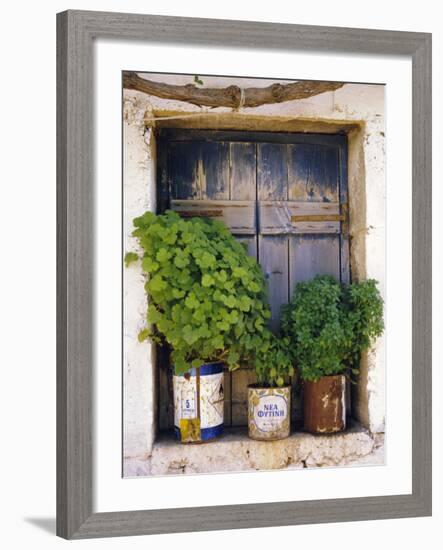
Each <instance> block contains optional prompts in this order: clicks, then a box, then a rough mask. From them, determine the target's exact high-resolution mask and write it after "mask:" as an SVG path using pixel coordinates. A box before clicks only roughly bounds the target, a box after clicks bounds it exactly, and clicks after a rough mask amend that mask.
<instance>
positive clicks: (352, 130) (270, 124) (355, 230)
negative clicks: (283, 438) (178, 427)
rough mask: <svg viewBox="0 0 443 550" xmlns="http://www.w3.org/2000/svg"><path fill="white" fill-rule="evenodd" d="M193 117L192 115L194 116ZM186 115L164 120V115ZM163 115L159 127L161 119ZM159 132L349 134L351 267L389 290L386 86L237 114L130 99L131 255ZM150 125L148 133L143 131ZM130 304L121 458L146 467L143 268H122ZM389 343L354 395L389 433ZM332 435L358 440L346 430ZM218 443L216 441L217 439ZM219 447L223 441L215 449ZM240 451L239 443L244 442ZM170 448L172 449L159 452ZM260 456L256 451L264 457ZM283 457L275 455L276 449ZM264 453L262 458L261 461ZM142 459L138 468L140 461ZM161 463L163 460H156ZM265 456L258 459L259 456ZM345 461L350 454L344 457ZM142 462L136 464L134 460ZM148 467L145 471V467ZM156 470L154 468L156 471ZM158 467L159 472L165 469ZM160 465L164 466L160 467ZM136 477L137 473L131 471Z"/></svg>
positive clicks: (148, 401)
mask: <svg viewBox="0 0 443 550" xmlns="http://www.w3.org/2000/svg"><path fill="white" fill-rule="evenodd" d="M149 78H150V79H153V80H155V79H156V80H163V81H168V82H170V83H174V84H187V83H190V82H192V77H188V76H168V75H149ZM203 80H204V82H205V85H208V86H210V85H217V86H221V87H225V86H228V85H230V84H231V83H233V82H234V81H235V83H238V84H239V85H240V86H241V85H244V86H246V85H248V86H266V85H269V81H261V80H252V81H251V80H246V79H229V78H220V79H216V80H215V79H214V78H211V77H204V79H203ZM188 115H192V116H191V117H189V116H188ZM169 116H175V117H176V116H179V118H173V119H166V120H161V117H169ZM155 118H158V120H157V121H155V122H154V119H155ZM155 126H175V127H178V126H180V127H194V128H199V127H200V128H211V129H222V128H230V129H234V128H236V129H257V130H279V131H309V132H315V131H317V132H331V133H332V132H337V131H339V130H341V131H346V132H347V133H348V139H349V159H348V182H349V202H350V236H351V269H352V274H353V278H354V279H357V280H358V279H364V278H375V279H377V280H378V281H379V282H380V290H381V292H382V295H383V296H384V294H385V163H384V147H385V134H384V131H385V128H384V88H383V87H382V86H371V85H357V84H355V85H345V86H344V87H343V88H341V89H339V90H337V91H335V92H328V93H325V94H322V95H319V96H316V97H313V98H309V99H305V100H299V101H288V102H285V103H281V104H275V105H263V106H261V107H257V108H248V109H240V110H238V111H232V110H231V109H227V108H217V109H206V108H199V107H197V106H193V105H191V104H188V103H183V102H178V101H172V100H164V99H159V98H156V97H153V96H147V95H145V94H141V93H139V92H134V91H125V93H124V163H125V164H124V168H125V171H124V247H125V250H134V249H135V248H136V243H135V242H134V239H133V238H132V237H130V232H131V231H132V226H131V222H132V218H133V217H134V216H135V215H139V214H140V213H142V212H143V211H144V210H146V209H150V210H153V209H154V204H155V143H154V138H153V133H152V130H151V129H150V128H152V127H155ZM146 127H147V128H148V129H146ZM124 282H125V288H124V296H125V305H124V345H125V358H124V377H125V380H124V383H125V389H124V399H125V404H124V410H125V412H124V415H125V418H124V455H125V456H126V457H132V459H131V461H128V462H127V464H128V468H130V469H131V471H132V466H131V467H130V466H129V464H138V466H137V467H138V468H141V469H142V470H143V468H145V467H146V460H145V458H146V457H150V456H151V453H152V449H153V442H154V439H155V373H154V369H153V368H152V352H151V349H150V347H149V345H147V344H139V343H138V341H137V332H138V331H139V329H140V328H141V327H142V326H144V322H145V311H146V298H145V295H144V290H143V285H144V278H143V275H142V273H141V271H140V269H139V267H138V266H136V265H133V266H131V267H130V268H128V269H126V270H125V281H124ZM384 346H385V343H384V338H380V339H379V340H378V341H377V343H376V345H375V347H374V349H373V350H371V352H370V353H368V354H367V356H366V357H364V358H363V360H362V365H361V371H362V372H361V380H360V383H359V385H358V386H357V387H356V388H354V389H353V412H354V415H355V416H356V417H357V418H358V419H359V420H360V421H361V422H362V423H363V424H364V425H365V426H366V427H367V428H369V430H370V431H371V432H372V433H377V432H383V431H384V414H385V347H384ZM335 437H342V438H345V439H346V437H351V434H344V435H341V436H335ZM214 444H215V443H214ZM216 444H217V445H218V443H216ZM238 445H240V443H238ZM162 452H166V451H162ZM257 452H258V451H257ZM276 452H277V451H276ZM257 456H259V455H257ZM140 459H142V460H141V462H140V463H139V462H137V461H139V460H140ZM151 460H153V461H154V463H155V464H159V462H155V461H156V460H159V459H158V457H155V456H154V455H152V459H151ZM257 460H258V459H257ZM345 460H346V461H347V463H350V462H351V458H350V457H349V456H348V458H345ZM134 461H135V462H134ZM143 465H144V466H143ZM156 468H157V466H156ZM158 468H160V466H158ZM160 469H161V468H160ZM128 475H130V474H128Z"/></svg>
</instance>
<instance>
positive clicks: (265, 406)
mask: <svg viewBox="0 0 443 550" xmlns="http://www.w3.org/2000/svg"><path fill="white" fill-rule="evenodd" d="M293 361H294V360H293V356H292V353H291V348H290V340H289V338H288V337H285V338H279V337H277V336H275V335H274V334H272V333H271V332H270V331H269V330H267V331H266V332H265V333H263V343H262V345H261V346H260V348H258V350H257V352H256V354H255V357H254V364H255V372H256V375H257V384H251V385H250V386H248V433H249V437H250V438H252V439H258V440H263V441H274V440H276V439H284V438H285V437H288V435H289V433H290V418H291V383H290V378H291V377H292V376H293V375H294V366H293Z"/></svg>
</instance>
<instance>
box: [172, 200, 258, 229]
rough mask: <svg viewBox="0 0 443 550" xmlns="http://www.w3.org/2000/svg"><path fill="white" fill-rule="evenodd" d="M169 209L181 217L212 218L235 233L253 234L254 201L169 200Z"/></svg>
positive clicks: (254, 219) (254, 221)
mask: <svg viewBox="0 0 443 550" xmlns="http://www.w3.org/2000/svg"><path fill="white" fill-rule="evenodd" d="M171 210H174V211H175V212H177V213H178V214H179V215H180V216H181V217H183V218H193V217H202V218H212V219H216V220H220V221H222V222H224V223H225V224H226V226H227V227H228V228H229V229H230V230H231V232H232V233H234V234H236V235H255V233H256V202H255V201H222V200H171Z"/></svg>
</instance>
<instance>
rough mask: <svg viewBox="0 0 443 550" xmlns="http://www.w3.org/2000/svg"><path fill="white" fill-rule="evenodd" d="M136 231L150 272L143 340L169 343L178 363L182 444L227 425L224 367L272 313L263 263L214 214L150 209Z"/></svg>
mask: <svg viewBox="0 0 443 550" xmlns="http://www.w3.org/2000/svg"><path fill="white" fill-rule="evenodd" d="M133 223H134V226H135V230H134V231H133V235H134V236H135V237H136V238H137V239H138V242H139V244H140V247H141V250H142V253H141V254H137V253H135V252H129V253H128V254H126V258H125V259H126V263H127V265H129V264H130V263H131V262H132V261H134V260H138V259H140V260H141V267H142V269H143V271H144V272H145V273H146V274H147V275H148V280H147V282H146V285H145V289H146V292H147V294H148V312H147V321H148V323H149V324H150V326H148V327H146V328H143V330H142V331H141V332H140V334H139V340H140V341H143V340H146V339H147V338H150V339H151V340H154V341H155V342H157V343H160V344H167V345H168V346H169V347H170V348H171V350H172V352H171V362H172V365H173V368H174V377H173V386H174V412H175V415H174V420H175V421H174V424H175V429H176V433H177V435H178V436H179V437H180V439H181V441H182V442H200V441H207V440H209V439H213V438H214V437H216V436H218V435H220V434H221V433H222V430H223V369H224V366H225V365H226V366H227V367H228V368H229V369H232V370H233V369H235V368H237V367H238V366H239V364H240V362H241V361H242V359H243V358H245V357H247V356H250V355H251V354H252V352H253V350H255V349H256V348H257V346H258V345H259V344H260V343H261V342H262V338H261V333H262V332H263V331H264V330H265V327H266V322H267V320H268V319H269V317H270V312H269V307H268V305H267V301H266V295H265V288H266V287H265V282H264V277H263V274H262V271H261V269H260V266H259V265H258V264H257V262H256V260H255V259H254V258H251V257H249V256H248V255H247V253H246V249H245V247H244V246H243V245H242V244H240V243H239V242H238V241H236V240H235V238H234V237H233V236H232V234H231V233H230V231H229V230H228V229H227V227H226V226H225V225H224V224H223V223H221V222H219V221H216V220H211V219H204V218H191V219H186V220H185V219H182V218H180V217H179V215H178V214H177V213H175V212H171V211H168V212H166V213H165V214H162V215H158V216H157V215H155V214H153V213H151V212H146V213H145V214H143V215H142V216H140V217H138V218H135V219H134V222H133Z"/></svg>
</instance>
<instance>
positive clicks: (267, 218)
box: [259, 201, 346, 235]
mask: <svg viewBox="0 0 443 550" xmlns="http://www.w3.org/2000/svg"><path fill="white" fill-rule="evenodd" d="M259 220H260V233H261V234H262V235H281V234H299V233H340V231H341V229H342V227H341V222H345V221H346V214H345V209H344V208H343V205H342V213H340V203H338V202H299V201H260V203H259Z"/></svg>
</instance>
